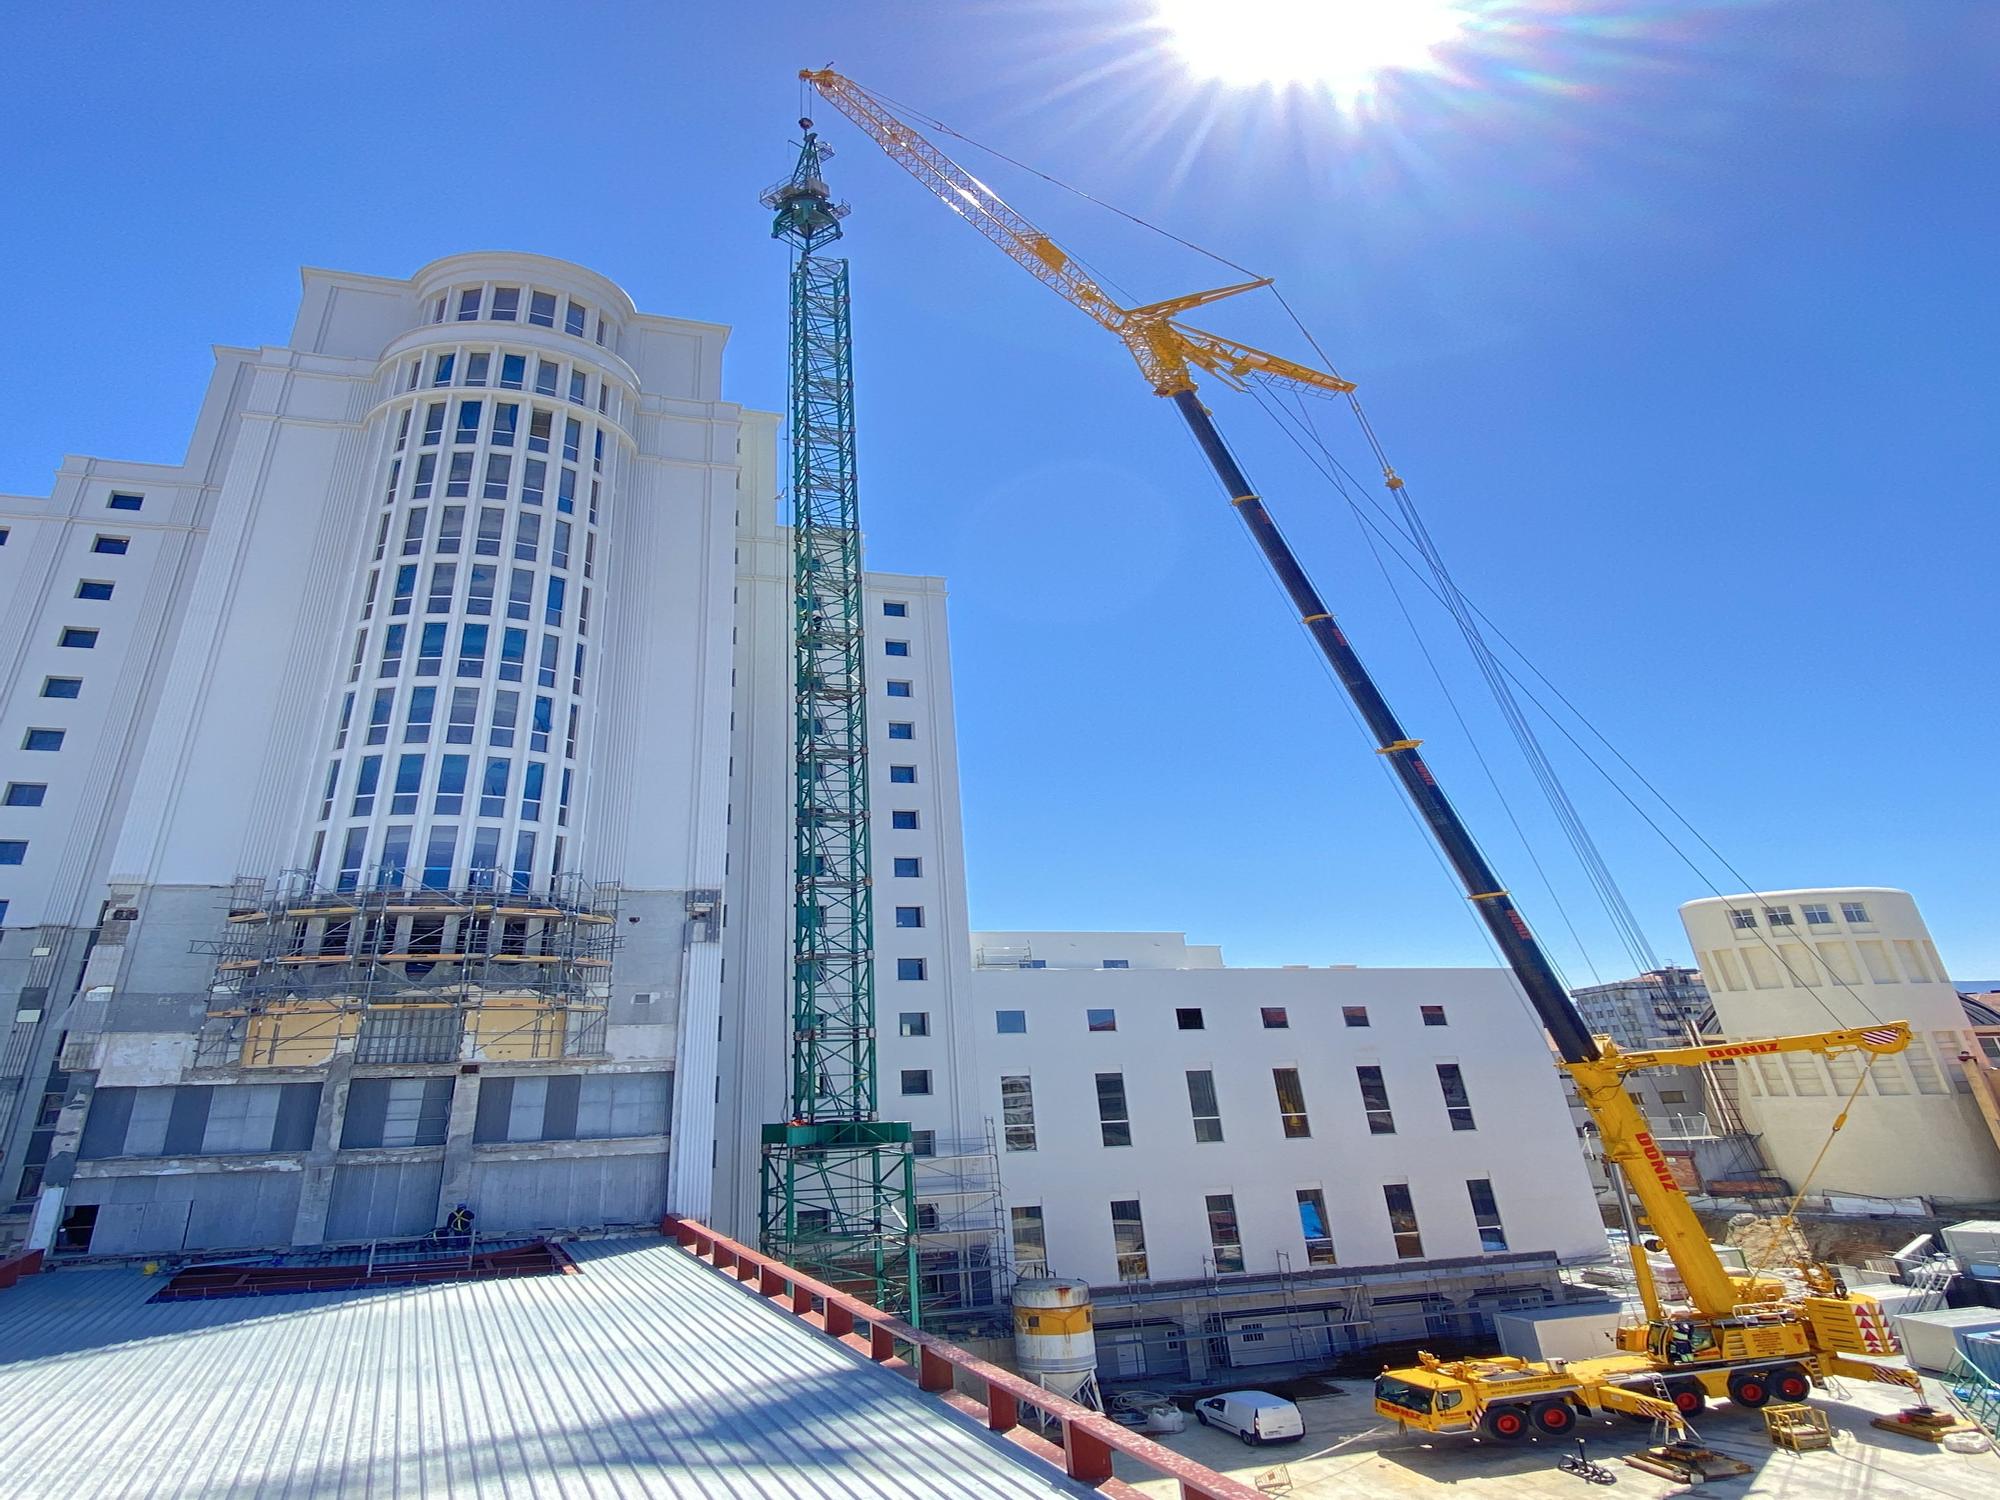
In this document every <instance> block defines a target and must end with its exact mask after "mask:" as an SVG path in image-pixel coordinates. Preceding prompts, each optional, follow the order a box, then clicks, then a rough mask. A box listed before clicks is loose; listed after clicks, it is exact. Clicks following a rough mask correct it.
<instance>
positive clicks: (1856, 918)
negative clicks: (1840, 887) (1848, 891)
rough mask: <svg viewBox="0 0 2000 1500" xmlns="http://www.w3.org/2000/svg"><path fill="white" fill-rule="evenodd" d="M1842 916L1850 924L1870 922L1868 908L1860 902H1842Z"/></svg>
mask: <svg viewBox="0 0 2000 1500" xmlns="http://www.w3.org/2000/svg"><path fill="white" fill-rule="evenodd" d="M1840 914H1841V915H1842V916H1843V917H1845V918H1847V920H1848V921H1850V922H1866V921H1867V920H1868V908H1867V907H1865V906H1863V905H1862V904H1861V903H1860V902H1859V901H1843V902H1841V903H1840Z"/></svg>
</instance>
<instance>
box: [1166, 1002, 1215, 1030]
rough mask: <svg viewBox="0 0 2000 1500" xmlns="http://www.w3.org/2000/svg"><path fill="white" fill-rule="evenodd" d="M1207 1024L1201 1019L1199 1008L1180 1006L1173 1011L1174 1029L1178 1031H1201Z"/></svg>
mask: <svg viewBox="0 0 2000 1500" xmlns="http://www.w3.org/2000/svg"><path fill="white" fill-rule="evenodd" d="M1207 1024H1208V1023H1207V1022H1206V1021H1204V1020H1203V1019H1202V1014H1201V1007H1200V1006H1181V1007H1179V1008H1177V1009H1176V1010H1175V1011H1174V1027H1175V1029H1176V1030H1179V1031H1203V1030H1206V1029H1207Z"/></svg>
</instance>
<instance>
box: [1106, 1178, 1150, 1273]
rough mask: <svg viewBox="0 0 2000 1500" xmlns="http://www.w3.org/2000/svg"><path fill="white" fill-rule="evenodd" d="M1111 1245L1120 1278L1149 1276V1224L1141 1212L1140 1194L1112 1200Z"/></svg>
mask: <svg viewBox="0 0 2000 1500" xmlns="http://www.w3.org/2000/svg"><path fill="white" fill-rule="evenodd" d="M1111 1248H1112V1252H1113V1253H1114V1254H1115V1255H1116V1256H1117V1257H1118V1279H1119V1280H1120V1281H1144V1280H1145V1279H1146V1224H1145V1221H1144V1220H1143V1219H1142V1218H1140V1216H1139V1200H1138V1199H1137V1198H1115V1199H1113V1200H1112V1203H1111Z"/></svg>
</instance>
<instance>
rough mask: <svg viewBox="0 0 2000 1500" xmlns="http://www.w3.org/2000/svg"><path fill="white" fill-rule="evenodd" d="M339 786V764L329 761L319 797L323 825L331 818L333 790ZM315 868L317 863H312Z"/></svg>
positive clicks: (320, 818)
mask: <svg viewBox="0 0 2000 1500" xmlns="http://www.w3.org/2000/svg"><path fill="white" fill-rule="evenodd" d="M339 784H340V762H339V761H337V760H336V761H331V762H329V763H328V765H327V768H326V786H325V787H324V788H323V789H322V790H321V792H320V797H319V820H320V822H322V823H324V822H325V821H326V820H327V819H328V818H330V817H332V816H333V789H334V788H335V787H336V786H338V785H339ZM314 863H315V867H316V866H317V863H318V862H317V861H315V862H314Z"/></svg>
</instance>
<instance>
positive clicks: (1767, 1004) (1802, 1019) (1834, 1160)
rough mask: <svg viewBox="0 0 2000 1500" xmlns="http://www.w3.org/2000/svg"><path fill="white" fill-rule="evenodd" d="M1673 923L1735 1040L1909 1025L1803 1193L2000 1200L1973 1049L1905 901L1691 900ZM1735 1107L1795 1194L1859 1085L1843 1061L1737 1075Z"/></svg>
mask: <svg viewBox="0 0 2000 1500" xmlns="http://www.w3.org/2000/svg"><path fill="white" fill-rule="evenodd" d="M1681 922H1682V924H1683V925H1684V926H1685V927H1686V928H1687V934H1688V941H1689V942H1691V943H1692V944H1693V945H1694V949H1695V954H1696V960H1697V962H1698V963H1699V964H1700V966H1701V970H1702V973H1703V974H1704V975H1705V976H1706V977H1707V980H1708V989H1709V994H1710V996H1711V998H1712V999H1713V1000H1714V1002H1715V1013H1716V1019H1717V1022H1718V1024H1719V1026H1720V1028H1721V1030H1722V1031H1723V1033H1724V1034H1726V1035H1729V1036H1747V1037H1756V1036H1777V1035H1783V1034H1788V1033H1797V1032H1814V1031H1831V1030H1836V1029H1840V1028H1846V1027H1862V1026H1871V1025H1875V1024H1877V1023H1879V1022H1883V1021H1908V1022H1909V1023H1910V1025H1911V1027H1912V1028H1913V1029H1914V1031H1915V1033H1916V1039H1915V1041H1914V1042H1913V1043H1912V1044H1911V1046H1910V1047H1909V1049H1908V1050H1907V1051H1905V1052H1902V1053H1899V1054H1897V1055H1895V1056H1892V1057H1879V1058H1876V1059H1875V1060H1874V1062H1873V1063H1872V1064H1871V1065H1870V1066H1869V1067H1868V1069H1867V1076H1866V1081H1865V1082H1864V1083H1862V1088H1861V1093H1860V1095H1859V1096H1858V1097H1856V1099H1855V1103H1854V1107H1853V1108H1852V1109H1851V1110H1850V1111H1849V1113H1848V1120H1847V1124H1846V1126H1845V1128H1843V1129H1842V1130H1841V1131H1840V1133H1839V1136H1838V1138H1837V1139H1836V1140H1835V1141H1834V1144H1833V1146H1832V1148H1831V1149H1830V1150H1829V1151H1828V1153H1827V1156H1826V1160H1825V1162H1824V1164H1823V1165H1822V1166H1821V1167H1820V1169H1819V1172H1818V1175H1817V1176H1816V1177H1814V1178H1813V1180H1812V1183H1811V1186H1812V1188H1813V1190H1814V1191H1817V1192H1825V1191H1829V1190H1831V1191H1845V1192H1849V1193H1857V1194H1863V1195H1869V1196H1875V1197H1915V1196H1922V1197H1928V1198H1934V1199H1937V1200H1939V1201H1940V1202H1944V1203H1967V1202H1992V1201H1993V1200H1995V1199H1996V1198H2000V1151H1996V1150H1995V1147H1994V1142H1993V1138H1992V1136H1991V1134H1990V1133H1989V1132H1988V1130H1987V1128H1986V1125H1985V1123H1984V1121H1983V1120H1982V1118H1981V1116H1980V1113H1979V1109H1978V1106H1977V1104H1976V1103H1975V1102H1974V1099H1973V1097H1972V1092H1971V1090H1972V1083H1971V1081H1970V1080H1969V1079H1968V1078H1967V1076H1966V1074H1965V1071H1964V1069H1963V1068H1962V1067H1961V1065H1960V1062H1959V1058H1960V1055H1961V1054H1962V1053H1963V1054H1967V1055H1972V1056H1977V1055H1978V1051H1979V1043H1978V1039H1977V1037H1975V1036H1974V1034H1973V1032H1972V1029H1971V1025H1970V1023H1969V1022H1968V1020H1967V1018H1966V1013H1965V1007H1964V1005H1963V1004H1962V1003H1961V1001H1960V999H1959V995H1958V992H1957V990H1956V989H1955V988H1954V987H1953V986H1952V984H1951V981H1950V980H1949V979H1947V978H1946V976H1945V968H1944V965H1943V963H1942V962H1941V961H1940V959H1939V958H1938V952H1937V949H1936V947H1935V946H1934V945H1933V944H1932V942H1931V937H1930V932H1929V930H1928V929H1927V928H1926V927H1925V926H1924V920H1923V918H1922V916H1920V915H1919V914H1918V911H1917V904H1916V902H1915V901H1913V900H1912V899H1911V898H1910V895H1909V893H1908V892H1906V891H1898V890H1890V889H1886V888H1883V887H1879V886H1845V887H1828V888H1826V889H1820V890H1796V891H1775V892H1766V893H1764V894H1762V895H1740V896H1722V897H1714V898H1710V899H1706V900H1701V901H1690V902H1688V903H1687V904H1686V905H1685V906H1683V907H1682V908H1681ZM1735 1066H1736V1071H1737V1078H1738V1081H1739V1083H1740V1085H1741V1087H1740V1089H1739V1090H1738V1094H1739V1097H1740V1102H1741V1108H1742V1111H1743V1114H1744V1117H1745V1119H1746V1122H1747V1123H1748V1124H1749V1126H1750V1128H1751V1129H1752V1130H1754V1131H1756V1132H1758V1133H1759V1134H1761V1136H1762V1138H1763V1146H1764V1150H1765V1153H1766V1154H1767V1155H1768V1157H1769V1158H1770V1161H1771V1164H1772V1166H1773V1167H1775V1168H1776V1169H1777V1171H1778V1172H1779V1173H1780V1174H1781V1175H1782V1176H1784V1177H1785V1178H1787V1179H1788V1180H1789V1181H1790V1182H1791V1183H1792V1185H1793V1186H1794V1187H1795V1188H1796V1187H1799V1186H1801V1185H1802V1184H1803V1183H1804V1182H1805V1180H1806V1177H1807V1174H1808V1173H1809V1172H1810V1171H1811V1168H1812V1164H1813V1161H1814V1159H1815V1157H1817V1156H1818V1154H1819V1152H1820V1149H1821V1147H1822V1146H1824V1145H1825V1144H1826V1141H1827V1137H1828V1132H1829V1130H1830V1128H1831V1127H1832V1125H1833V1121H1834V1117H1835V1116H1836V1115H1837V1114H1839V1113H1840V1110H1841V1108H1842V1106H1843V1105H1844V1103H1845V1102H1846V1100H1847V1098H1848V1096H1849V1095H1850V1094H1851V1093H1853V1091H1854V1089H1855V1086H1856V1083H1857V1082H1858V1081H1860V1080H1861V1076H1862V1075H1861V1066H1860V1064H1859V1063H1858V1062H1857V1061H1856V1060H1855V1058H1854V1057H1853V1056H1852V1055H1851V1054H1850V1055H1848V1056H1846V1057H1842V1058H1837V1059H1826V1058H1821V1057H1815V1056H1812V1055H1810V1054H1806V1053H1788V1054H1785V1055H1783V1056H1779V1057H1759V1058H1752V1059H1748V1060H1745V1061H1742V1062H1739V1063H1737V1064H1736V1065H1735Z"/></svg>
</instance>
